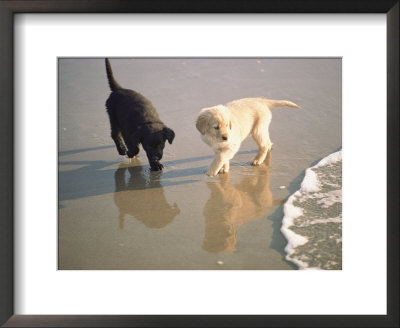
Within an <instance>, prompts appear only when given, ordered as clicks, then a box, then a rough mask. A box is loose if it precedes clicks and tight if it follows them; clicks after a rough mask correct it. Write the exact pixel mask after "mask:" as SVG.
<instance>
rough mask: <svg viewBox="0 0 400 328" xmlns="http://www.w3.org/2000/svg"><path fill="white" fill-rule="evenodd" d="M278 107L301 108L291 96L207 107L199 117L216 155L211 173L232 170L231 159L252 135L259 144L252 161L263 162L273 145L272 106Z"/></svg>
mask: <svg viewBox="0 0 400 328" xmlns="http://www.w3.org/2000/svg"><path fill="white" fill-rule="evenodd" d="M278 107H295V108H300V107H299V106H297V105H296V104H294V103H292V102H290V101H287V100H271V99H265V98H243V99H238V100H234V101H232V102H230V103H228V104H226V105H216V106H213V107H208V108H203V109H202V110H201V111H200V113H199V116H198V117H197V121H196V128H197V130H199V132H200V133H201V138H202V139H203V141H204V142H205V143H206V144H207V145H209V146H210V147H211V148H212V150H213V151H214V152H215V155H216V156H215V159H214V160H213V162H212V163H211V165H210V167H209V168H208V170H207V175H209V176H215V175H217V174H218V173H225V172H229V160H230V159H232V158H233V156H234V155H235V154H236V153H237V151H238V150H239V148H240V144H241V143H242V141H243V140H244V139H246V138H247V137H248V136H252V137H253V139H254V140H255V142H256V143H257V145H258V153H257V155H256V157H255V158H254V160H253V162H252V165H260V164H261V163H262V162H263V161H264V160H265V157H266V156H267V154H268V151H269V150H270V149H271V146H272V143H271V140H270V138H269V131H268V129H269V124H270V123H271V119H272V114H271V111H270V110H269V109H270V108H278Z"/></svg>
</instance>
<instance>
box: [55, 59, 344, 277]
mask: <svg viewBox="0 0 400 328" xmlns="http://www.w3.org/2000/svg"><path fill="white" fill-rule="evenodd" d="M58 269H59V270H342V60H341V58H268V57H246V58H240V57H226V58H220V57H218V58H206V57H204V58H184V57H176V58H171V57H166V58H151V57H148V58H147V57H141V58H118V57H109V58H104V57H98V58H67V57H65V58H64V57H62V58H58Z"/></svg>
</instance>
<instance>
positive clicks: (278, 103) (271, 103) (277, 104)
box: [262, 98, 301, 108]
mask: <svg viewBox="0 0 400 328" xmlns="http://www.w3.org/2000/svg"><path fill="white" fill-rule="evenodd" d="M262 99H263V100H264V102H266V103H267V106H268V107H269V108H281V107H294V108H301V107H300V106H298V105H296V104H295V103H293V102H291V101H288V100H272V99H265V98H262Z"/></svg>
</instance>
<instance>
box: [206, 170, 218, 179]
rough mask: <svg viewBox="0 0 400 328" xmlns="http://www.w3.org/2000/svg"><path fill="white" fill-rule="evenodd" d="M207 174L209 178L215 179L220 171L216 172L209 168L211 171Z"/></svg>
mask: <svg viewBox="0 0 400 328" xmlns="http://www.w3.org/2000/svg"><path fill="white" fill-rule="evenodd" d="M206 174H207V175H208V176H209V177H215V176H216V175H217V174H218V171H215V170H213V169H211V168H209V169H208V170H207V172H206Z"/></svg>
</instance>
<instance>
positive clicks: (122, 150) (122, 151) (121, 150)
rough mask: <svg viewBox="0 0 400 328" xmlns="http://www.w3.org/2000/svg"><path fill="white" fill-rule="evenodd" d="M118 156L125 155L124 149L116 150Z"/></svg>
mask: <svg viewBox="0 0 400 328" xmlns="http://www.w3.org/2000/svg"><path fill="white" fill-rule="evenodd" d="M118 154H120V155H121V156H124V155H126V149H118Z"/></svg>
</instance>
